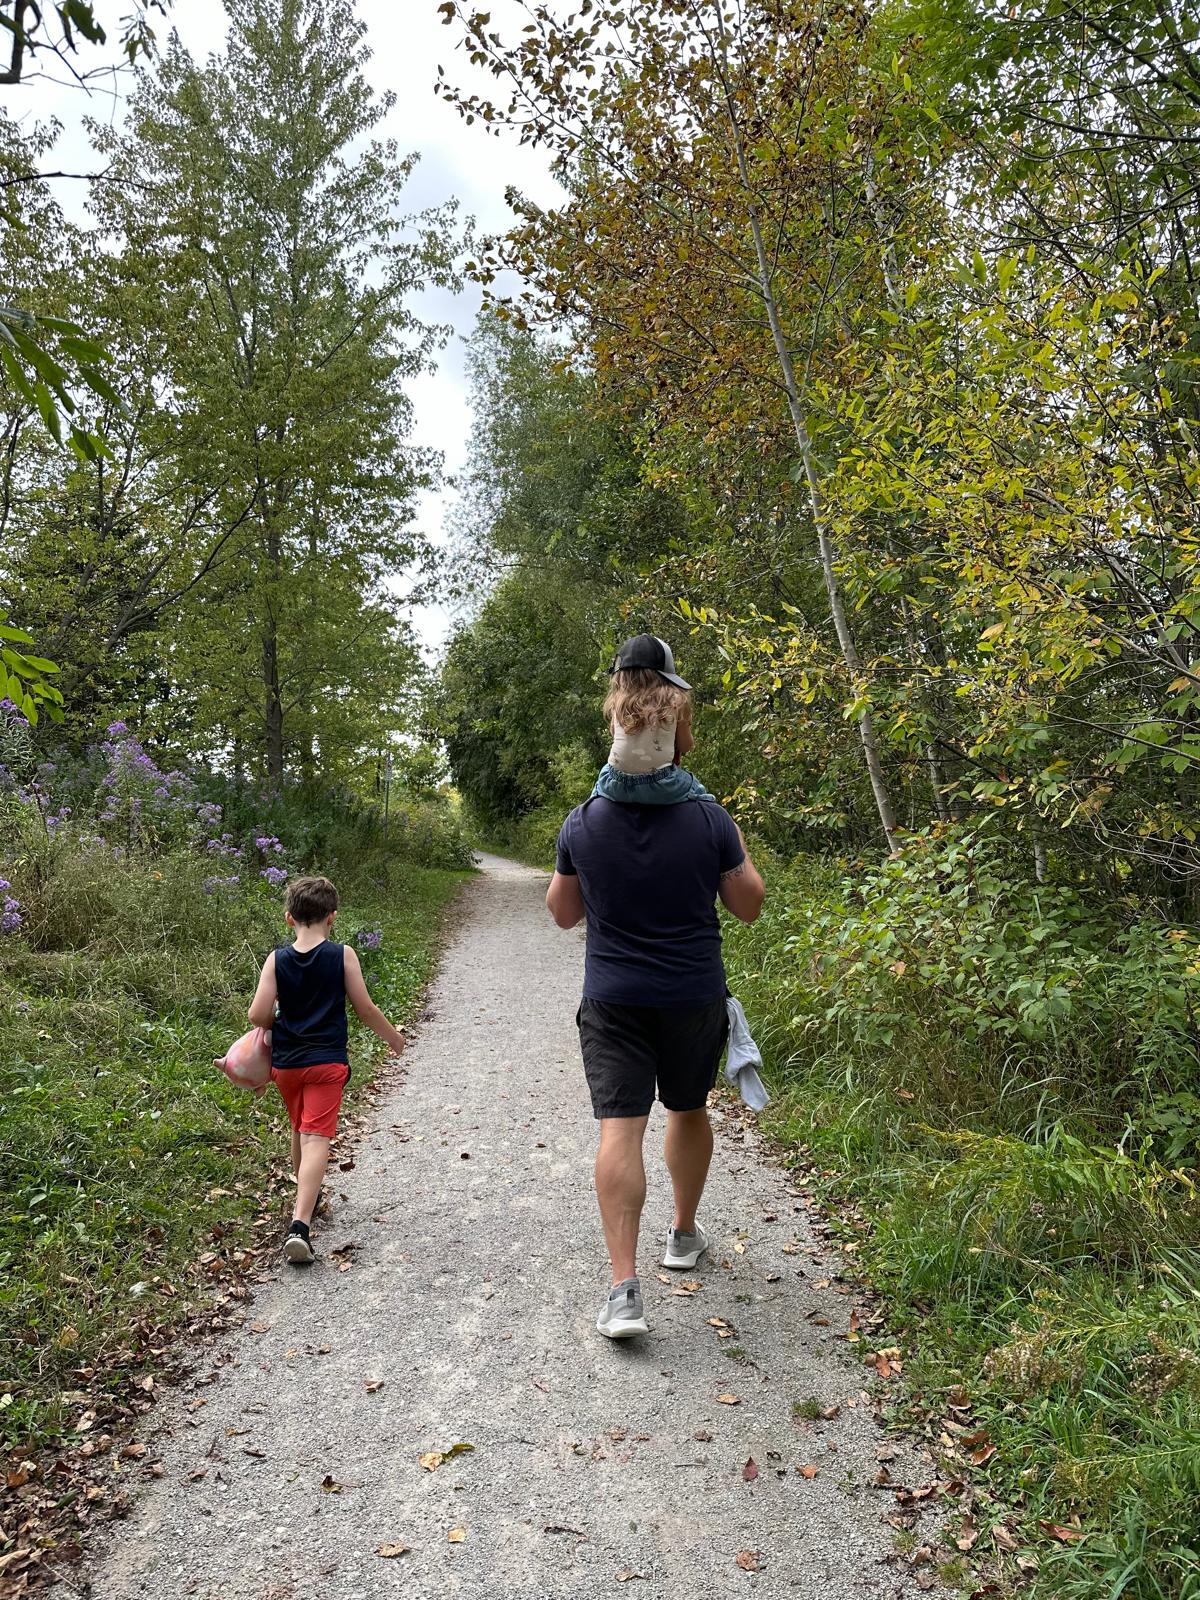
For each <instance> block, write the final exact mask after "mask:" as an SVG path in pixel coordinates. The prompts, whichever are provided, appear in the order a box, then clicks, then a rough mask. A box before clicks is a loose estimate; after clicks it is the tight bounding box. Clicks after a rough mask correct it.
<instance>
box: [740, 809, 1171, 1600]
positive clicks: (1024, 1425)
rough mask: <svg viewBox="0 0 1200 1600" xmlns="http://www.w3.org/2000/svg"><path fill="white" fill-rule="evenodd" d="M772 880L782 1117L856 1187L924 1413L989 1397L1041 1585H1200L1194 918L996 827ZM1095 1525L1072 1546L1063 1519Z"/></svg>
mask: <svg viewBox="0 0 1200 1600" xmlns="http://www.w3.org/2000/svg"><path fill="white" fill-rule="evenodd" d="M767 879H768V901H767V907H766V910H765V911H764V915H763V917H762V919H761V920H760V921H759V922H758V923H757V924H755V925H754V926H753V927H751V928H744V927H741V926H740V925H730V926H729V928H728V930H727V940H726V954H727V965H728V968H729V973H730V981H731V984H732V987H733V988H734V990H735V992H737V993H738V995H739V996H740V998H741V999H742V1000H743V1001H744V1002H745V1003H746V1006H747V1010H748V1012H749V1015H750V1019H751V1023H752V1026H753V1028H754V1031H755V1034H756V1036H757V1037H758V1038H759V1040H760V1043H762V1044H763V1046H764V1048H765V1051H766V1055H767V1058H768V1080H769V1082H770V1083H771V1086H772V1088H773V1090H774V1093H775V1100H774V1103H773V1105H772V1106H771V1108H770V1109H769V1111H768V1113H767V1114H766V1117H765V1121H766V1124H767V1126H768V1127H769V1128H770V1129H771V1130H772V1131H773V1132H774V1133H775V1134H776V1136H777V1137H778V1138H779V1139H780V1140H781V1142H782V1143H783V1145H784V1146H785V1148H788V1149H793V1150H796V1149H799V1150H801V1151H803V1152H805V1153H806V1159H807V1161H809V1162H811V1163H813V1164H814V1166H815V1168H816V1171H817V1172H819V1173H823V1174H824V1175H825V1176H824V1179H823V1180H822V1181H824V1182H825V1183H827V1184H828V1185H829V1186H830V1187H831V1188H832V1190H833V1191H834V1192H835V1193H836V1195H837V1196H838V1198H839V1199H840V1200H841V1201H843V1202H848V1203H849V1210H848V1212H846V1213H845V1215H846V1217H847V1219H848V1220H847V1221H846V1223H845V1224H844V1226H845V1232H846V1239H847V1243H848V1245H849V1247H850V1249H851V1250H852V1252H853V1253H854V1255H855V1257H856V1259H857V1260H859V1261H860V1262H861V1263H862V1265H863V1268H864V1270H865V1271H866V1272H867V1273H868V1274H869V1276H870V1277H871V1279H872V1280H873V1281H874V1282H875V1283H876V1284H877V1285H878V1286H880V1287H881V1288H882V1289H883V1290H884V1291H885V1293H886V1294H887V1297H888V1300H889V1302H890V1307H891V1316H892V1319H893V1320H892V1331H893V1336H894V1337H896V1338H897V1339H898V1340H899V1342H900V1343H901V1344H902V1345H903V1346H904V1348H905V1351H906V1355H907V1356H908V1360H907V1362H906V1368H905V1371H906V1377H907V1378H908V1379H909V1380H910V1382H911V1385H912V1388H913V1391H914V1392H915V1394H916V1396H917V1397H918V1399H917V1405H918V1408H919V1406H920V1404H921V1397H924V1403H925V1404H928V1405H931V1406H932V1405H934V1404H936V1399H937V1396H938V1395H940V1394H942V1393H944V1392H945V1391H946V1390H947V1389H948V1388H950V1387H951V1386H952V1385H955V1386H960V1387H961V1388H963V1389H965V1390H966V1392H967V1394H968V1395H969V1397H970V1403H971V1406H972V1411H973V1424H972V1425H973V1426H985V1427H986V1428H987V1430H988V1433H989V1436H990V1438H991V1440H992V1441H993V1442H994V1443H995V1444H996V1446H997V1451H996V1455H995V1457H994V1458H992V1460H991V1461H990V1462H989V1463H988V1465H987V1467H986V1469H985V1472H984V1475H985V1476H986V1478H987V1480H989V1486H990V1488H991V1489H992V1490H993V1492H995V1493H996V1494H997V1495H998V1496H999V1497H1000V1498H1001V1499H1002V1500H1004V1501H1006V1502H1007V1503H1008V1504H1009V1505H1010V1506H1012V1507H1013V1508H1014V1510H1015V1512H1016V1514H1017V1516H1018V1518H1019V1520H1020V1530H1021V1534H1022V1538H1023V1541H1024V1542H1025V1543H1027V1544H1028V1545H1029V1546H1030V1547H1031V1548H1032V1549H1034V1550H1036V1553H1037V1555H1038V1558H1039V1560H1040V1562H1041V1572H1040V1575H1039V1577H1038V1579H1037V1588H1038V1591H1039V1593H1041V1594H1044V1595H1046V1596H1047V1597H1049V1596H1051V1595H1053V1596H1056V1597H1058V1596H1063V1595H1069V1596H1071V1597H1073V1600H1093V1597H1094V1600H1100V1597H1101V1596H1110V1595H1111V1596H1114V1597H1115V1596H1118V1595H1120V1596H1125V1597H1127V1600H1196V1596H1197V1594H1200V1589H1198V1588H1197V1583H1196V1576H1195V1574H1196V1571H1197V1538H1196V1531H1195V1529H1196V1524H1195V1516H1194V1507H1195V1504H1196V1500H1197V1495H1198V1492H1200V1361H1197V1359H1196V1355H1195V1352H1196V1350H1197V1349H1198V1348H1200V1267H1198V1265H1197V1263H1198V1262H1200V1173H1197V1172H1196V1171H1195V1170H1194V1163H1195V1156H1196V1151H1197V1147H1198V1144H1200V1139H1198V1134H1200V1114H1198V1113H1200V1094H1198V1093H1197V1088H1198V1080H1200V1073H1198V1070H1197V1038H1196V1028H1195V1021H1194V1016H1195V1004H1196V998H1197V993H1198V989H1197V985H1198V982H1200V977H1198V973H1197V968H1198V967H1200V962H1198V960H1197V946H1196V942H1195V940H1194V937H1193V936H1192V935H1191V934H1190V933H1187V932H1185V931H1184V930H1182V929H1178V928H1172V927H1169V926H1166V925H1164V923H1163V922H1162V921H1161V920H1160V919H1159V918H1157V917H1156V916H1155V915H1154V914H1153V908H1149V907H1141V906H1138V905H1136V904H1132V903H1123V904H1116V905H1114V904H1111V903H1105V902H1103V901H1099V900H1093V899H1091V898H1088V897H1087V896H1085V895H1083V894H1081V893H1080V892H1078V891H1077V890H1076V889H1075V888H1074V887H1073V886H1071V885H1057V886H1055V885H1036V884H1031V883H1028V882H1026V881H1023V880H1022V879H1021V878H1020V877H1019V876H1018V875H1017V874H1016V873H1015V872H1014V871H1013V870H1012V869H1011V868H1010V866H1009V864H1008V862H1007V861H1006V858H1005V856H1004V853H1003V851H1002V850H1001V849H999V848H998V847H996V846H994V845H993V844H992V843H991V842H990V841H989V840H988V839H987V838H986V836H985V837H980V836H978V835H976V836H957V835H956V834H954V833H953V832H949V833H946V832H943V833H940V834H937V835H930V836H928V837H925V838H922V839H917V840H913V841H910V842H909V843H908V844H906V848H905V852H904V855H903V856H902V857H901V858H898V859H897V860H895V861H888V862H885V863H883V864H880V865H878V866H872V867H868V868H866V869H864V870H862V871H861V872H859V873H857V874H853V875H851V874H849V873H845V872H843V873H840V874H839V873H838V872H836V871H835V870H833V869H832V868H830V867H828V866H826V865H822V864H820V863H814V862H812V861H802V862H798V863H796V864H795V865H794V866H792V867H790V868H788V869H786V870H777V871H775V872H768V873H767ZM1183 1162H1190V1163H1192V1166H1191V1167H1189V1166H1184V1165H1181V1163H1183ZM856 1219H857V1225H855V1224H856ZM943 1465H944V1471H945V1475H947V1476H953V1475H958V1474H960V1473H961V1472H962V1470H963V1467H962V1462H961V1458H957V1459H956V1458H953V1457H950V1458H948V1459H947V1460H946V1461H945V1462H944V1464H943ZM1073 1519H1078V1521H1079V1524H1080V1526H1081V1527H1082V1529H1083V1530H1085V1532H1086V1535H1087V1537H1086V1538H1085V1539H1083V1540H1082V1541H1080V1542H1078V1543H1072V1544H1071V1545H1070V1546H1069V1547H1063V1546H1060V1545H1058V1544H1056V1543H1055V1542H1054V1541H1052V1540H1047V1539H1046V1538H1045V1537H1044V1536H1043V1534H1042V1533H1041V1531H1040V1530H1039V1522H1041V1521H1048V1522H1050V1523H1056V1524H1060V1525H1061V1524H1064V1523H1069V1522H1071V1521H1072V1520H1073ZM1013 1576H1015V1573H1014V1574H1013Z"/></svg>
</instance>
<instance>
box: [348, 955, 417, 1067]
mask: <svg viewBox="0 0 1200 1600" xmlns="http://www.w3.org/2000/svg"><path fill="white" fill-rule="evenodd" d="M345 951H346V956H345V960H346V997H347V999H348V1000H349V1001H350V1004H351V1005H352V1006H353V1007H354V1014H355V1016H356V1017H357V1018H358V1020H359V1021H360V1022H361V1023H362V1024H363V1026H364V1027H367V1028H370V1030H371V1032H372V1033H377V1034H378V1035H379V1037H380V1038H381V1039H382V1040H383V1042H384V1044H386V1045H388V1046H390V1048H391V1052H392V1054H393V1055H394V1056H398V1055H399V1054H400V1052H401V1051H402V1050H403V1049H404V1046H405V1042H406V1041H405V1038H404V1035H403V1034H402V1033H401V1032H400V1030H399V1029H398V1028H393V1027H392V1025H391V1023H390V1022H389V1021H388V1019H387V1018H386V1017H385V1016H384V1014H383V1012H382V1011H380V1009H379V1007H378V1006H377V1005H376V1004H375V1002H374V1000H372V999H371V996H370V995H369V994H368V993H367V985H366V983H365V981H364V979H363V975H362V967H361V966H360V965H359V962H358V952H357V951H356V950H351V948H350V946H349V945H347V946H346V947H345Z"/></svg>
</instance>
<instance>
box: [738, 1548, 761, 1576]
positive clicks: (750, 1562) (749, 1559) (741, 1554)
mask: <svg viewBox="0 0 1200 1600" xmlns="http://www.w3.org/2000/svg"><path fill="white" fill-rule="evenodd" d="M737 1564H738V1566H739V1567H741V1569H742V1571H743V1572H757V1571H758V1551H757V1550H739V1551H738V1553H737Z"/></svg>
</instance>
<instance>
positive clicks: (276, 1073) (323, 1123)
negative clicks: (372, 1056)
mask: <svg viewBox="0 0 1200 1600" xmlns="http://www.w3.org/2000/svg"><path fill="white" fill-rule="evenodd" d="M271 1076H272V1078H273V1079H274V1080H275V1087H276V1088H277V1089H278V1090H279V1092H280V1094H281V1095H282V1096H283V1103H284V1105H285V1106H286V1107H287V1113H288V1116H289V1117H290V1118H291V1119H292V1127H293V1128H295V1130H296V1132H297V1133H319V1134H320V1135H321V1136H322V1138H325V1139H332V1138H333V1136H334V1134H335V1133H336V1132H337V1121H338V1112H339V1111H340V1110H341V1108H342V1090H343V1089H344V1088H345V1087H346V1080H347V1078H349V1076H350V1068H349V1067H348V1066H347V1065H346V1063H345V1062H344V1061H327V1062H323V1063H322V1064H321V1065H320V1066H316V1067H283V1068H282V1069H281V1068H279V1067H272V1068H271Z"/></svg>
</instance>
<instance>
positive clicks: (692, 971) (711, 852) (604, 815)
mask: <svg viewBox="0 0 1200 1600" xmlns="http://www.w3.org/2000/svg"><path fill="white" fill-rule="evenodd" d="M744 859H745V851H744V850H743V849H742V845H741V840H740V839H739V838H738V831H737V828H736V827H735V826H734V823H733V819H732V818H731V817H730V816H729V813H728V812H727V811H725V810H723V809H722V808H721V807H720V806H719V805H717V803H716V802H715V801H714V800H688V801H684V802H683V803H682V804H680V805H676V806H639V805H626V804H624V803H623V802H618V801H614V800H605V799H603V798H602V797H595V798H593V799H591V800H586V801H585V802H584V803H583V805H581V806H577V807H576V808H575V810H574V811H572V813H571V815H570V816H569V817H568V818H567V820H566V821H565V822H564V823H563V825H562V831H561V832H560V833H559V836H558V862H557V865H558V870H559V872H562V873H565V874H568V875H571V874H578V877H579V887H580V889H581V891H582V893H583V904H584V907H585V909H586V911H587V955H586V958H585V962H584V973H583V993H584V996H585V998H586V999H589V1000H606V1001H609V1002H610V1003H613V1004H616V1005H629V1006H672V1005H681V1006H682V1005H703V1004H705V1003H706V1002H708V1001H712V1000H720V999H722V998H723V997H724V995H725V966H724V963H723V962H722V960H721V925H720V922H719V921H718V919H717V907H716V900H717V887H718V884H719V882H720V878H721V874H722V873H724V872H729V871H730V870H731V869H732V868H733V867H736V866H739V865H740V864H741V862H742V861H743V860H744Z"/></svg>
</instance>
